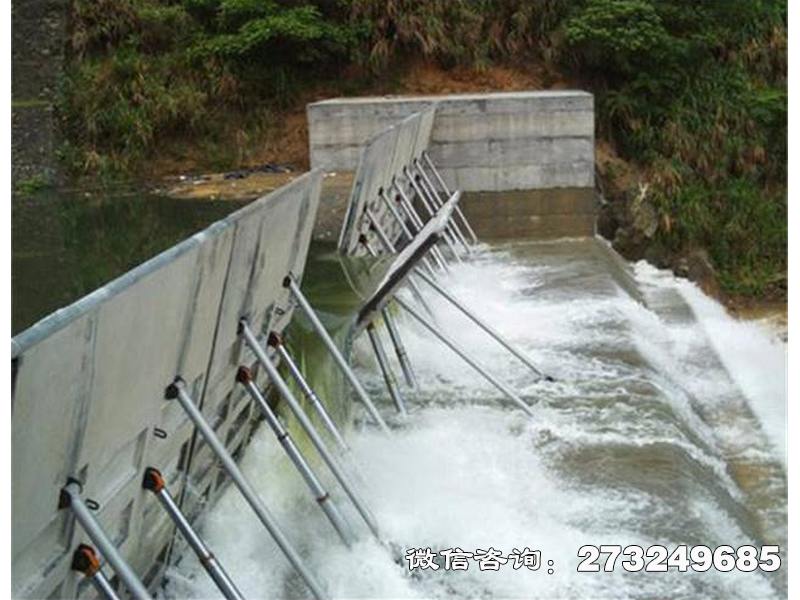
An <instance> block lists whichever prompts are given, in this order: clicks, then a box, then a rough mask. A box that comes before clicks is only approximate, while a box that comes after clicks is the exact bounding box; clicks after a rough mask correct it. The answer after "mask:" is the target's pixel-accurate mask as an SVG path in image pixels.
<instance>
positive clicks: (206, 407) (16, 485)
mask: <svg viewBox="0 0 800 600" xmlns="http://www.w3.org/2000/svg"><path fill="white" fill-rule="evenodd" d="M320 180H321V173H320V172H319V171H314V172H312V173H309V174H307V175H305V176H303V177H300V178H298V179H296V180H295V181H293V182H291V183H290V184H288V185H286V186H284V187H282V188H280V189H278V190H276V191H275V192H272V193H271V194H268V195H267V196H264V197H262V198H260V199H258V200H255V201H254V202H252V203H251V204H249V205H247V206H246V207H244V208H242V209H240V210H239V211H237V212H235V213H233V214H232V215H230V216H229V217H228V218H226V219H224V220H223V221H220V222H218V223H215V224H214V225H212V226H210V227H209V228H208V229H206V230H204V231H202V232H200V233H198V234H196V235H194V236H192V237H191V238H189V239H188V240H186V241H184V242H182V243H180V244H178V245H177V246H174V247H172V248H170V249H169V250H167V251H166V252H164V253H162V254H160V255H159V256H157V257H155V258H153V259H151V260H150V261H148V262H146V263H144V264H142V265H141V266H139V267H137V268H136V269H134V270H132V271H130V272H128V273H126V274H125V275H123V276H122V277H120V278H119V279H117V280H115V281H113V282H111V283H109V284H108V285H106V286H104V287H102V288H100V289H98V290H96V291H95V292H93V293H92V294H90V295H89V296H87V297H85V298H83V299H82V300H79V301H78V302H76V303H75V304H73V305H71V306H69V307H67V308H65V309H62V310H60V311H58V312H56V313H54V314H53V315H50V316H49V317H47V318H45V319H44V320H42V321H40V322H39V323H37V324H36V325H34V326H33V327H31V328H30V329H27V330H26V331H24V332H22V333H20V334H19V335H18V336H16V337H15V338H14V339H13V340H12V361H13V364H12V424H11V425H12V482H11V490H12V491H11V493H12V511H13V524H12V591H13V596H14V597H16V598H51V597H53V598H76V597H85V596H86V594H87V593H89V591H90V590H88V589H86V581H84V580H83V577H82V576H81V575H79V574H76V573H75V572H73V571H71V570H70V563H71V558H72V552H73V550H74V548H75V547H76V546H77V545H78V544H79V543H81V542H86V541H88V539H87V536H86V535H85V534H84V533H83V532H82V530H81V529H80V527H79V526H77V525H75V526H71V525H70V523H71V522H72V520H71V519H70V518H69V516H68V514H67V512H66V511H63V510H58V509H57V504H58V495H59V490H60V488H61V487H62V486H63V485H64V484H65V483H66V480H67V477H69V476H72V477H77V478H78V479H80V480H81V481H83V483H84V494H85V496H86V497H88V498H92V499H94V500H96V501H97V502H98V503H99V504H100V508H99V510H98V511H97V518H98V519H99V521H100V522H101V523H102V524H103V525H104V526H105V528H106V531H107V533H108V534H109V536H110V537H111V538H112V540H114V542H115V543H116V544H117V545H118V547H119V548H120V551H121V552H122V554H123V555H124V556H125V558H126V559H127V560H128V561H129V562H130V564H131V566H132V567H133V568H134V569H135V570H136V572H137V573H138V574H139V575H140V576H141V577H142V578H143V579H144V580H145V583H149V582H153V581H155V580H156V579H157V576H158V575H159V574H160V573H161V572H162V571H163V568H164V566H165V565H164V564H163V559H164V558H165V556H166V554H167V549H168V548H169V545H170V542H171V539H172V536H173V532H174V529H173V527H172V525H171V523H170V522H169V521H168V519H167V517H166V515H165V513H164V512H163V511H162V510H160V508H159V507H158V503H157V500H156V499H155V498H154V497H153V496H152V495H151V494H150V493H149V492H145V491H143V490H142V489H141V481H142V475H143V471H144V469H145V468H146V467H149V466H153V467H156V468H158V469H160V470H161V471H162V473H163V474H164V475H165V477H166V479H167V481H168V485H169V487H170V489H171V491H172V493H173V494H174V495H175V496H176V497H178V498H181V499H182V504H183V508H184V510H185V511H187V512H188V513H189V514H190V515H193V514H196V513H197V512H198V511H199V510H200V509H201V508H202V506H203V504H204V503H205V502H210V501H213V500H214V499H215V498H216V497H217V496H218V495H219V493H221V490H222V489H223V485H224V483H225V477H224V476H223V474H222V473H221V472H220V471H219V470H218V469H217V468H215V465H216V461H215V460H214V458H213V457H212V456H211V454H210V452H209V451H208V448H207V447H204V445H203V444H200V443H198V442H197V440H195V436H194V434H193V427H192V426H191V424H190V422H189V420H188V419H187V418H186V416H185V414H184V413H183V411H182V410H181V408H180V406H179V405H178V404H177V403H176V402H172V401H168V400H165V399H164V390H165V388H166V386H167V385H168V384H169V383H171V382H172V381H173V380H174V378H175V376H176V375H180V376H181V377H183V379H184V380H185V381H186V382H187V384H188V386H189V387H190V389H191V390H192V393H193V396H194V398H195V400H196V401H197V402H200V403H202V410H203V412H204V413H205V415H206V416H207V417H208V418H209V420H210V422H211V423H212V424H213V426H214V427H215V429H216V431H217V433H218V435H220V437H221V438H222V440H223V441H224V443H225V444H226V446H227V447H228V448H229V450H230V451H231V452H232V453H233V454H234V455H236V456H239V455H241V453H242V451H243V449H244V447H245V445H246V443H247V441H248V439H249V436H250V433H251V432H252V429H253V427H254V424H255V415H254V414H252V413H251V404H250V403H249V402H247V401H245V400H244V396H245V393H244V392H243V390H241V389H240V388H241V386H238V385H236V384H235V382H234V376H235V373H236V368H237V367H238V366H239V365H240V364H247V365H253V363H254V357H252V356H251V355H250V354H249V353H246V352H244V351H243V349H242V345H241V344H240V343H239V341H238V339H237V335H236V330H237V324H238V321H239V318H241V317H247V318H248V319H249V320H250V323H251V325H252V327H253V329H254V330H255V331H257V332H259V333H263V332H266V331H268V330H271V329H277V330H282V328H283V327H284V326H285V325H286V324H287V323H288V321H289V319H290V318H291V314H292V307H291V306H290V304H289V302H288V293H287V291H286V290H285V289H284V288H283V287H282V286H281V282H282V280H283V278H284V277H285V275H286V274H287V272H289V271H292V272H293V273H294V274H295V275H296V276H297V277H298V278H300V277H302V274H303V266H304V265H305V260H306V253H307V250H308V244H309V241H310V237H311V230H312V227H313V223H314V219H315V213H316V210H317V205H318V200H319V190H320ZM256 373H257V376H258V378H259V383H260V384H263V383H264V378H263V376H262V375H261V374H260V373H258V371H257V370H256ZM156 428H158V429H160V430H163V431H164V432H165V434H166V437H165V438H163V439H162V438H161V437H159V436H156V435H155V431H156ZM184 490H191V492H190V493H187V494H185V495H184V494H183V493H182V492H183V491H184Z"/></svg>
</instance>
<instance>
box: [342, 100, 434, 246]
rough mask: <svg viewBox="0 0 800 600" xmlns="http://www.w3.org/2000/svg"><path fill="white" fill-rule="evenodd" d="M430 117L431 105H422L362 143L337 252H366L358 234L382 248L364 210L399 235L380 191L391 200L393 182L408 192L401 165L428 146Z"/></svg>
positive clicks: (395, 236)
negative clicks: (421, 107) (420, 108)
mask: <svg viewBox="0 0 800 600" xmlns="http://www.w3.org/2000/svg"><path fill="white" fill-rule="evenodd" d="M433 119H434V111H433V108H432V107H428V108H423V110H421V111H420V112H418V113H414V114H413V115H411V116H409V117H406V118H405V119H403V120H401V121H399V122H398V123H396V124H394V125H392V126H390V127H388V128H386V129H384V130H383V131H381V132H380V133H379V134H377V135H375V136H373V137H372V139H370V140H369V141H368V142H367V144H366V145H365V146H364V148H363V151H362V152H361V156H360V158H359V162H358V169H357V170H356V174H355V177H354V179H353V190H352V192H351V195H350V200H349V202H348V205H347V210H346V212H345V217H344V222H343V224H342V230H341V234H340V236H339V251H340V252H342V253H343V254H347V255H359V254H365V253H366V250H365V248H364V247H363V245H361V244H360V243H359V239H360V238H361V236H365V237H366V238H367V240H368V243H369V244H370V245H371V247H373V248H374V249H375V250H378V251H384V247H383V244H382V243H381V241H380V238H379V237H378V235H377V234H376V232H375V231H374V230H373V229H372V227H371V222H370V220H369V219H368V218H367V216H366V214H365V210H367V209H369V211H370V213H371V214H372V216H373V217H374V218H375V219H376V221H377V222H378V223H379V227H381V228H382V229H383V231H384V232H385V233H386V234H387V236H388V237H389V238H390V239H391V240H393V241H394V242H396V241H397V240H398V238H399V237H400V236H401V235H402V229H401V227H400V225H399V224H398V223H397V221H396V220H395V218H394V217H393V215H392V214H391V213H390V212H389V211H388V209H387V208H386V203H385V202H384V201H383V200H381V198H380V192H381V190H384V191H385V192H386V196H387V197H389V198H392V199H393V198H394V193H392V192H390V191H389V190H390V188H391V186H392V183H393V182H395V181H398V182H400V185H402V186H403V189H404V190H406V191H408V192H410V188H409V186H408V185H407V183H405V182H404V177H403V168H404V167H407V166H410V165H411V163H412V161H413V160H414V159H419V158H421V156H422V152H423V151H424V150H426V149H427V148H428V144H429V140H430V135H431V127H432V124H433ZM409 195H413V194H409Z"/></svg>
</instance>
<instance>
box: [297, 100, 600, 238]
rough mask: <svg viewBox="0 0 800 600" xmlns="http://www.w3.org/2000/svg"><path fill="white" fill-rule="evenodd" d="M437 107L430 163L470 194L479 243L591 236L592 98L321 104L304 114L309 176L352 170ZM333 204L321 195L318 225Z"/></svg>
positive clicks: (467, 200)
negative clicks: (375, 140) (384, 139)
mask: <svg viewBox="0 0 800 600" xmlns="http://www.w3.org/2000/svg"><path fill="white" fill-rule="evenodd" d="M431 105H433V106H435V108H436V113H435V117H434V122H433V128H432V131H431V137H430V144H429V152H430V155H431V157H432V159H433V160H434V162H435V163H436V165H437V167H438V168H439V170H440V172H441V173H442V175H443V177H444V178H445V180H446V181H447V183H448V185H449V186H450V187H451V188H452V189H459V190H462V191H463V192H464V196H463V198H462V201H461V205H462V207H463V208H464V211H465V212H466V214H467V216H468V218H469V219H470V222H471V223H473V226H474V227H475V229H476V231H477V233H478V235H479V236H481V237H483V238H520V237H522V238H531V237H533V238H556V237H565V236H575V237H577V236H587V235H592V234H593V233H594V224H595V215H596V195H595V189H594V97H593V96H592V95H591V94H589V93H587V92H583V91H575V90H558V91H531V92H508V93H488V94H457V95H448V96H397V97H371V98H335V99H331V100H324V101H321V102H315V103H313V104H309V105H308V107H307V113H308V124H309V152H310V159H311V164H312V166H313V167H317V168H322V169H324V170H326V171H328V172H337V173H340V172H343V171H344V172H349V171H353V170H355V168H356V166H357V164H358V160H359V156H360V153H361V150H362V148H363V147H364V146H365V144H366V143H367V142H368V140H370V139H371V138H372V137H373V136H374V135H376V134H377V133H378V132H380V131H381V130H383V129H386V128H387V127H390V126H391V125H394V124H396V123H397V122H399V121H400V120H402V119H403V118H405V117H407V116H408V115H410V114H412V113H414V112H417V111H419V110H422V109H424V108H425V107H428V106H431ZM340 201H341V200H340ZM334 204H337V203H335V202H334V203H331V204H330V205H329V204H328V203H327V202H326V201H325V197H324V194H323V201H322V204H321V210H320V218H322V219H325V218H326V216H325V215H327V214H328V209H329V208H330V209H331V210H333V209H334V206H333V205H334ZM337 207H338V204H337Z"/></svg>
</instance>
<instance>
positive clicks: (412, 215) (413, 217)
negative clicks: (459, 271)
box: [392, 182, 450, 273]
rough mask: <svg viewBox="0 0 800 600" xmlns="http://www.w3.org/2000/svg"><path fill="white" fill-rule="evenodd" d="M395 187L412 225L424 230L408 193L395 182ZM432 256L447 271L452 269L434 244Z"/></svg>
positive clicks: (415, 228)
mask: <svg viewBox="0 0 800 600" xmlns="http://www.w3.org/2000/svg"><path fill="white" fill-rule="evenodd" d="M392 185H393V186H394V189H395V190H396V191H397V197H398V198H399V204H400V206H401V207H402V209H403V211H405V213H406V214H407V215H408V218H409V220H410V222H411V225H412V226H413V228H414V232H415V234H416V233H419V232H420V231H422V228H423V227H424V226H425V225H424V223H423V222H422V219H421V218H420V216H419V215H418V214H417V211H415V210H414V206H413V205H412V204H411V200H409V198H408V196H407V195H406V193H405V192H404V191H403V188H402V187H401V186H400V185H398V184H397V182H395V183H394V184H392ZM431 256H433V259H434V260H435V261H436V264H437V265H439V268H440V269H441V270H442V271H444V272H445V273H446V272H448V271H449V270H450V267H449V266H448V264H447V260H446V259H445V258H444V254H442V251H441V250H440V249H439V248H438V247H437V246H434V247H433V248H431Z"/></svg>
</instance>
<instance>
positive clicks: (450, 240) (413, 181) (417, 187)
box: [403, 167, 462, 262]
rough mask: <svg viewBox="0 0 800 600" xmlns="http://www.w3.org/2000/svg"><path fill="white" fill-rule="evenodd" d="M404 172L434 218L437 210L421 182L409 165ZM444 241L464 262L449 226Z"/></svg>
mask: <svg viewBox="0 0 800 600" xmlns="http://www.w3.org/2000/svg"><path fill="white" fill-rule="evenodd" d="M403 174H404V175H405V177H406V179H407V180H408V182H409V183H410V184H411V187H412V188H414V191H415V192H416V194H417V197H418V198H419V200H420V202H421V203H422V207H423V208H424V209H425V211H426V212H427V213H428V216H429V217H430V218H433V217H434V216H435V215H436V210H435V209H434V208H433V207H432V206H431V203H430V200H429V199H428V195H427V194H426V193H425V192H424V191H423V190H422V187H420V184H419V182H418V181H417V180H416V178H415V177H414V175H412V173H411V172H410V171H409V170H408V168H407V167H403ZM443 238H444V241H445V244H447V247H448V248H449V249H450V253H451V254H452V255H453V258H455V259H456V260H457V261H458V262H462V260H461V255H460V254H459V253H458V251H457V250H456V246H455V243H454V242H453V234H452V233H451V232H450V229H449V228H445V230H444V236H443Z"/></svg>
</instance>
